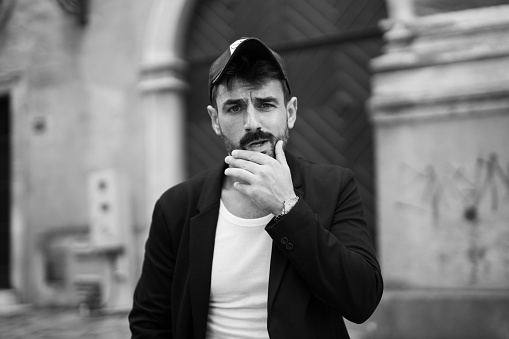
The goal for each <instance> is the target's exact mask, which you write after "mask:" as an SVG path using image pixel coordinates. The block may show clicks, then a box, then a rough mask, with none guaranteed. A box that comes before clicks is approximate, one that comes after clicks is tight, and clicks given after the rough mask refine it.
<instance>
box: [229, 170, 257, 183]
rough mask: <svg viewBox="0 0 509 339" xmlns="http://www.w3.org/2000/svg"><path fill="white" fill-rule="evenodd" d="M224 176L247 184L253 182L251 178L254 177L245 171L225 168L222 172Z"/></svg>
mask: <svg viewBox="0 0 509 339" xmlns="http://www.w3.org/2000/svg"><path fill="white" fill-rule="evenodd" d="M224 174H225V175H226V176H228V177H231V178H234V179H237V180H240V181H245V182H247V183H248V184H250V183H252V182H253V177H254V175H253V173H251V172H249V171H246V170H244V169H242V168H227V169H225V170H224Z"/></svg>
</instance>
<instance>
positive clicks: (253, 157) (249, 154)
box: [232, 149, 273, 165]
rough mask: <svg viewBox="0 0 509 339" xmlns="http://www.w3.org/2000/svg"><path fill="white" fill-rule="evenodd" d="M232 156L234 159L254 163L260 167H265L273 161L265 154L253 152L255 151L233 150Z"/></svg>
mask: <svg viewBox="0 0 509 339" xmlns="http://www.w3.org/2000/svg"><path fill="white" fill-rule="evenodd" d="M232 156H233V157H234V158H235V159H244V160H248V161H252V162H255V163H257V164H260V165H265V164H267V163H268V162H270V161H271V160H273V159H272V158H271V157H270V156H268V155H266V154H263V153H260V152H255V151H246V150H240V149H236V150H233V151H232Z"/></svg>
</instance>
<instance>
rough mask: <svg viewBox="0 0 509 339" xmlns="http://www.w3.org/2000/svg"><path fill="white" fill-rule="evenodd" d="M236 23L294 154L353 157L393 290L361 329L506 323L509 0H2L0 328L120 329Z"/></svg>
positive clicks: (355, 331) (200, 150) (457, 332)
mask: <svg viewBox="0 0 509 339" xmlns="http://www.w3.org/2000/svg"><path fill="white" fill-rule="evenodd" d="M243 36H256V37H258V38H260V39H262V40H263V41H265V42H266V43H267V44H268V45H269V46H270V47H271V48H272V49H274V50H276V51H277V52H278V53H280V54H281V55H282V56H283V58H284V59H285V62H286V65H287V69H288V76H289V80H290V84H291V86H292V92H293V95H295V96H297V97H298V99H299V111H298V119H297V123H296V126H295V128H294V129H293V130H292V131H291V133H290V144H289V151H290V152H292V153H294V154H295V155H298V156H302V157H305V158H307V159H309V160H312V161H318V162H326V163H334V164H339V165H342V166H345V167H349V168H351V169H352V170H353V172H354V173H355V177H356V180H357V182H358V185H359V189H360V193H361V196H362V199H363V202H364V205H365V212H366V218H367V219H368V221H369V225H370V231H371V235H372V237H373V239H374V241H375V243H376V247H377V251H378V255H379V259H380V262H381V265H382V271H383V276H384V280H385V285H386V287H385V292H384V297H383V299H382V301H381V304H380V306H379V307H378V309H377V310H376V312H375V314H374V315H373V316H372V317H371V319H370V320H368V321H367V322H366V323H364V324H362V325H356V324H351V323H348V326H349V328H350V331H351V335H352V338H509V322H508V321H507V319H509V208H508V207H509V151H508V147H509V1H507V0H386V1H383V0H313V1H306V0H258V1H249V0H171V1H169V0H145V1H135V0H108V1H99V0H38V1H32V0H0V338H77V337H80V338H89V337H90V338H92V337H94V338H117V337H118V338H125V337H128V336H129V331H128V328H127V326H128V324H127V320H126V315H127V312H128V310H129V309H130V307H131V303H132V291H133V288H134V286H135V284H136V281H137V279H138V276H139V274H140V268H141V263H142V258H143V252H144V242H145V239H146V236H147V233H148V227H149V225H150V218H151V213H152V208H153V206H154V203H155V201H156V199H157V198H158V197H159V196H160V194H161V193H162V192H164V191H165V190H166V189H167V188H169V187H170V186H172V185H174V184H176V183H179V182H181V181H183V180H185V179H186V178H188V177H190V176H191V175H193V174H196V173H198V172H199V171H201V170H203V169H205V168H208V167H210V166H212V165H213V164H215V163H217V162H219V161H222V160H223V158H224V156H225V150H224V146H223V142H222V140H221V139H220V138H218V137H217V136H216V135H215V134H214V133H213V131H212V129H211V127H210V120H209V117H208V114H207V112H206V106H207V104H208V88H207V79H208V68H209V66H210V64H211V63H212V61H213V60H214V59H215V58H217V57H218V56H219V55H220V54H221V53H222V52H223V51H224V50H225V49H226V48H227V47H228V46H229V45H230V43H232V42H233V41H235V40H237V39H238V38H240V37H243Z"/></svg>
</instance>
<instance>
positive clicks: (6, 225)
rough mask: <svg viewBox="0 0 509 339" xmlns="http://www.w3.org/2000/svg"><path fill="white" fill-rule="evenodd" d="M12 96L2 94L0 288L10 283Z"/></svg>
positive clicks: (0, 125)
mask: <svg viewBox="0 0 509 339" xmlns="http://www.w3.org/2000/svg"><path fill="white" fill-rule="evenodd" d="M10 167H11V112H10V98H9V96H8V95H0V289H8V288H10V287H11V283H10V248H11V247H10V239H11V225H10V207H11V201H10V183H11V170H10Z"/></svg>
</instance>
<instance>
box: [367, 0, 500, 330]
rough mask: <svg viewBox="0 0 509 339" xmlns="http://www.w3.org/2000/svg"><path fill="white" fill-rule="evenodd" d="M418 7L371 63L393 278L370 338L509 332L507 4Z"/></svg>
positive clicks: (382, 231) (384, 245) (386, 253)
mask: <svg viewBox="0 0 509 339" xmlns="http://www.w3.org/2000/svg"><path fill="white" fill-rule="evenodd" d="M425 2H426V1H424V0H423V1H417V2H416V4H420V5H423V3H425ZM430 3H433V2H432V1H430ZM449 3H452V1H450V2H449ZM398 4H399V2H397V1H392V5H393V6H397V5H398ZM473 7H479V6H473ZM409 13H411V12H406V14H405V15H403V16H402V17H401V18H402V19H403V20H402V21H400V22H399V23H396V24H395V25H394V26H393V28H394V29H395V30H394V31H389V32H388V33H387V37H388V48H387V52H386V53H385V54H384V55H382V56H381V57H379V58H377V59H375V60H373V63H372V65H373V68H374V70H375V75H374V78H373V96H372V98H371V100H370V107H371V110H372V114H373V122H374V124H375V140H376V145H377V146H376V148H377V151H376V159H377V160H376V161H377V177H378V180H377V181H378V195H379V203H378V211H379V216H380V224H379V225H380V227H379V232H378V236H379V254H380V259H381V264H382V271H383V274H384V281H385V284H386V291H385V294H384V298H383V299H382V303H381V305H380V307H379V308H378V310H377V311H376V314H375V316H374V317H373V319H372V321H373V322H375V323H376V325H377V326H378V330H377V332H376V334H375V333H372V335H373V337H377V338H386V337H387V338H408V337H412V338H480V337H485V338H505V337H507V335H508V334H509V327H508V326H507V322H506V321H505V320H504V319H507V317H508V316H509V297H508V295H509V294H508V291H509V228H508V224H509V212H508V211H509V209H508V207H509V201H508V200H507V196H508V194H509V172H508V168H509V154H508V153H507V145H509V133H508V131H509V115H508V112H509V99H508V98H509V87H508V84H509V75H508V72H507V69H509V49H508V48H507V46H508V42H509V41H508V37H509V34H508V32H509V20H508V18H509V6H507V5H501V6H490V7H485V8H476V9H468V10H462V11H447V13H440V14H433V15H429V16H423V17H414V18H410V17H409Z"/></svg>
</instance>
